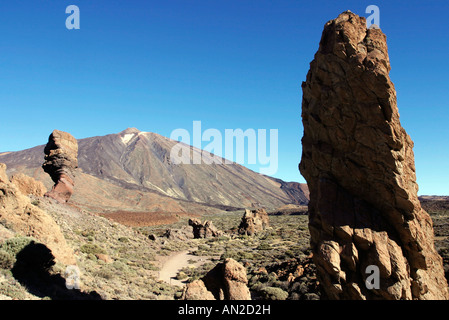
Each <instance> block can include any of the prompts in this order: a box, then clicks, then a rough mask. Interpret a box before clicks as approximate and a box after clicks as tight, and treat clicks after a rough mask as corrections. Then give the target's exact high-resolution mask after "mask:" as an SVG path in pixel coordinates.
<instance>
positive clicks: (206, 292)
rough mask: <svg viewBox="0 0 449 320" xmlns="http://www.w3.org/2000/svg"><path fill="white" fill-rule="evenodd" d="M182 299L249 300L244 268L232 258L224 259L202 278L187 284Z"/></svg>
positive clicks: (249, 295)
mask: <svg viewBox="0 0 449 320" xmlns="http://www.w3.org/2000/svg"><path fill="white" fill-rule="evenodd" d="M183 299H184V300H214V299H215V300H251V294H250V292H249V289H248V278H247V275H246V269H245V267H244V266H242V265H241V264H240V263H238V262H237V261H235V260H234V259H231V258H228V259H225V260H224V261H223V262H221V263H219V264H217V265H216V266H215V267H214V268H213V269H212V270H210V271H209V272H208V273H207V274H206V275H205V276H204V277H203V278H202V279H200V280H195V281H193V282H191V283H189V284H187V286H186V288H185V290H184V293H183Z"/></svg>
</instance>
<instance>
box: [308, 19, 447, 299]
mask: <svg viewBox="0 0 449 320" xmlns="http://www.w3.org/2000/svg"><path fill="white" fill-rule="evenodd" d="M389 71H390V61H389V57H388V49H387V41H386V36H385V35H384V34H383V33H382V31H381V30H380V29H367V28H366V20H365V18H362V17H359V16H357V15H355V14H353V13H351V12H349V11H347V12H344V13H342V14H340V15H339V16H338V18H337V19H335V20H332V21H329V22H328V23H327V24H326V25H325V27H324V31H323V34H322V38H321V42H320V47H319V50H318V52H317V53H316V55H315V58H314V60H313V61H312V62H311V64H310V71H309V73H308V74H307V79H306V81H305V82H304V83H303V85H302V88H303V102H302V119H303V125H304V136H303V139H302V146H303V154H302V159H301V163H300V166H299V167H300V171H301V173H302V175H303V176H304V177H305V179H306V180H307V183H308V186H309V190H310V203H309V229H310V233H311V246H312V249H313V252H314V261H315V263H316V265H317V271H318V276H319V279H320V282H321V283H322V288H323V290H324V292H325V294H326V295H327V296H328V297H329V298H331V299H448V298H449V295H448V290H447V289H448V288H447V282H446V279H445V278H444V271H443V265H442V259H441V257H440V256H439V255H438V253H437V252H436V250H435V248H434V240H433V237H434V234H433V225H432V220H431V218H430V216H429V215H428V214H427V213H426V212H425V211H424V210H423V209H422V208H421V205H420V202H419V200H418V196H417V192H418V185H417V183H416V173H415V165H414V154H413V142H412V140H411V138H410V137H409V135H408V134H407V133H406V132H405V130H404V129H403V127H402V126H401V123H400V121H399V112H398V108H397V103H396V92H395V89H394V86H393V83H392V82H391V81H390V78H389ZM368 266H376V267H377V268H378V271H379V285H380V287H379V288H378V289H376V288H373V289H368V287H367V286H366V283H365V280H367V277H368V276H369V275H370V273H367V268H368Z"/></svg>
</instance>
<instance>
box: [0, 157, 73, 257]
mask: <svg viewBox="0 0 449 320" xmlns="http://www.w3.org/2000/svg"><path fill="white" fill-rule="evenodd" d="M5 170H6V166H5V165H4V164H0V221H2V220H4V221H6V223H7V225H8V229H9V230H10V231H13V232H14V233H18V234H20V235H23V236H28V237H32V238H34V239H36V240H37V241H39V242H40V243H42V244H44V245H45V246H47V247H48V248H49V249H50V250H51V253H52V254H53V256H54V257H55V259H56V260H57V261H58V262H60V263H62V264H65V265H75V264H76V259H75V256H74V254H73V250H72V249H71V248H70V247H69V245H68V244H67V242H66V240H65V238H64V235H63V234H62V231H61V229H60V228H59V226H58V225H57V224H56V222H55V221H54V220H53V219H52V217H51V216H50V215H48V214H47V213H46V212H45V211H43V210H41V209H40V208H38V207H36V206H34V205H32V204H31V200H30V198H29V197H27V196H26V195H24V194H23V193H22V192H21V191H20V190H19V188H17V186H15V185H14V184H13V183H11V182H10V181H9V179H7V176H6V172H5ZM2 233H3V234H5V235H6V232H5V231H3V232H2ZM6 238H7V237H6Z"/></svg>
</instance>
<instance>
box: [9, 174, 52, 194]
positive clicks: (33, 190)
mask: <svg viewBox="0 0 449 320" xmlns="http://www.w3.org/2000/svg"><path fill="white" fill-rule="evenodd" d="M11 182H12V183H14V184H15V185H16V187H17V188H19V190H20V192H22V193H23V194H24V195H33V196H36V197H43V196H44V194H45V193H47V188H45V186H44V184H43V183H42V182H41V181H36V180H35V179H34V178H32V177H29V176H27V175H25V174H23V173H18V174H15V175H13V176H12V177H11Z"/></svg>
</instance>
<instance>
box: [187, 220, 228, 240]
mask: <svg viewBox="0 0 449 320" xmlns="http://www.w3.org/2000/svg"><path fill="white" fill-rule="evenodd" d="M189 226H192V228H193V238H194V239H204V238H212V237H219V236H220V235H221V234H222V232H220V231H219V230H218V229H217V228H216V227H215V226H214V225H213V223H212V221H204V223H201V221H200V220H199V219H195V218H193V219H189Z"/></svg>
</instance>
